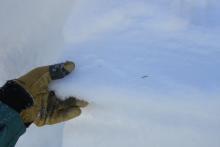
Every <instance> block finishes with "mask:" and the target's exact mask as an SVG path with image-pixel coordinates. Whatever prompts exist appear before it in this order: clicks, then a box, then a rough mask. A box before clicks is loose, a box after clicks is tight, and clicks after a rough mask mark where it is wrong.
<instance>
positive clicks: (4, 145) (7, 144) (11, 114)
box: [0, 102, 26, 147]
mask: <svg viewBox="0 0 220 147" xmlns="http://www.w3.org/2000/svg"><path fill="white" fill-rule="evenodd" d="M25 131H26V127H25V125H24V123H23V121H22V119H21V117H20V115H19V113H18V112H16V111H15V110H13V109H12V108H10V107H8V106H7V105H6V104H4V103H2V102H0V147H14V146H15V144H16V142H17V141H18V138H19V137H20V136H21V135H22V134H24V132H25Z"/></svg>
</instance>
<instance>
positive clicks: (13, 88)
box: [0, 80, 34, 113]
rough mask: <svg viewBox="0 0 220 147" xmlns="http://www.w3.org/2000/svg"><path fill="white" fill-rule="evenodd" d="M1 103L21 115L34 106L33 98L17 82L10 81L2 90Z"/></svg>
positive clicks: (0, 93)
mask: <svg viewBox="0 0 220 147" xmlns="http://www.w3.org/2000/svg"><path fill="white" fill-rule="evenodd" d="M0 101H1V102H3V103H5V104H6V105H8V106H9V107H11V108H12V109H14V110H15V111H17V112H18V113H20V112H21V111H22V110H24V109H27V108H29V107H31V106H33V103H34V101H33V98H32V96H31V95H30V94H29V93H28V92H27V91H26V90H25V89H24V88H23V87H21V86H20V85H19V84H18V83H16V81H13V80H10V81H8V82H6V84H5V85H4V86H3V87H1V89H0Z"/></svg>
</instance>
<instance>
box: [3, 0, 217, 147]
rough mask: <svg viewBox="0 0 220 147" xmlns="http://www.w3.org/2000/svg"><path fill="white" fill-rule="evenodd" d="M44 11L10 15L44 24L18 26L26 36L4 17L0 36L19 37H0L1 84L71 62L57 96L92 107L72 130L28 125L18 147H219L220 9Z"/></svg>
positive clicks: (145, 6)
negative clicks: (41, 68) (42, 67)
mask: <svg viewBox="0 0 220 147" xmlns="http://www.w3.org/2000/svg"><path fill="white" fill-rule="evenodd" d="M46 2H48V3H46V4H45V5H43V2H41V1H39V3H38V5H36V4H34V3H32V2H30V3H29V4H27V5H20V6H19V9H18V8H17V7H16V6H17V5H19V4H16V5H15V6H14V7H16V8H17V9H18V10H17V11H19V12H20V11H23V8H28V10H27V12H33V13H34V14H35V15H36V16H38V17H37V18H39V19H38V20H35V19H36V16H35V17H34V16H30V17H27V18H26V19H25V20H27V21H24V20H23V19H21V20H19V23H20V25H19V26H20V27H21V28H23V29H24V30H25V31H26V32H28V33H24V32H25V31H21V32H20V31H19V30H20V29H18V28H17V29H16V28H14V27H13V26H14V25H13V24H14V23H13V24H11V26H7V24H8V23H9V22H10V21H9V20H8V21H6V20H7V19H8V17H6V16H5V15H2V14H1V19H0V20H4V21H3V22H4V23H5V28H4V29H3V28H2V27H1V28H0V29H1V32H7V30H11V28H14V30H13V31H12V32H13V33H12V34H8V33H6V34H8V36H9V37H10V36H14V35H15V37H14V38H13V39H12V40H7V39H5V38H6V37H5V36H3V35H0V37H1V38H3V41H2V42H1V47H2V48H5V49H0V52H1V53H0V56H1V59H0V60H1V61H2V63H3V64H1V65H0V66H1V68H2V69H3V70H1V73H0V74H1V75H3V76H2V77H1V82H2V83H3V82H4V81H5V80H7V79H9V78H14V77H17V76H18V75H21V74H23V73H25V71H27V70H29V69H31V68H33V67H35V66H36V65H43V64H49V63H55V62H60V61H65V60H67V59H68V60H73V61H75V62H76V64H77V68H76V70H75V72H74V73H73V74H71V75H70V76H68V77H66V78H65V79H63V80H59V81H56V82H54V83H52V84H51V89H54V90H56V91H57V93H58V94H59V95H60V96H62V97H66V96H68V95H75V96H78V97H81V98H83V99H86V100H88V101H89V102H90V106H89V107H88V108H86V109H84V110H83V113H82V115H81V116H80V117H78V118H76V119H74V120H71V121H68V122H66V123H63V124H59V125H55V126H46V127H43V128H36V127H35V126H34V125H33V126H31V127H30V129H28V131H27V133H26V134H25V135H24V136H23V137H22V138H21V139H20V140H19V142H18V144H17V147H26V146H30V145H31V146H32V147H39V146H40V147H50V146H51V147H56V146H57V147H88V146H92V147H93V146H94V147H112V146H116V147H124V146H126V147H130V146H138V147H146V146H153V147H161V146H171V147H174V146H179V147H186V146H187V147H197V146H199V147H207V146H213V147H218V146H219V145H220V141H219V136H220V133H219V132H220V130H219V128H220V119H219V117H218V116H219V104H220V100H219V84H218V83H219V74H220V71H219V70H218V65H219V63H220V60H219V57H220V50H219V47H220V45H219V44H218V40H219V38H220V36H219V24H220V21H219V20H217V19H216V18H217V17H218V14H219V7H220V5H219V2H218V1H215V0H211V1H207V0H202V1H201V0H200V1H198V0H192V1H187V0H175V1H174V0H165V1H164V0H163V1H162V0H157V1H151V0H148V1H144V0H136V1H131V0H122V1H115V0H110V1H109V0H108V1H105V0H94V1H89V0H80V1H78V0H75V1H74V3H73V5H72V1H68V0H66V1H62V2H59V1H56V3H55V4H56V5H51V4H53V2H52V1H50V0H46ZM1 3H3V1H2V2H1ZM26 3H28V2H27V1H25V0H24V4H26ZM61 3H62V6H61ZM3 4H4V3H3ZM5 5H6V4H5ZM0 6H1V7H3V5H0ZM6 6H8V7H9V8H11V7H12V5H11V3H10V5H9V4H7V5H6ZM41 6H43V7H45V10H48V11H40V10H39V8H41ZM58 6H59V9H58V8H57V7H58ZM32 7H36V9H30V8H32ZM0 10H2V9H0ZM49 10H50V11H49ZM64 10H65V11H64ZM5 11H7V12H8V11H9V10H7V9H5V10H4V11H3V10H2V11H1V13H3V12H5ZM17 11H14V13H13V14H12V16H13V17H15V18H17V15H18V14H17V13H15V12H17ZM55 12H56V13H55ZM54 13H55V14H62V15H59V16H57V15H52V14H54ZM26 15H27V14H26V13H25V12H23V13H21V14H20V15H19V16H22V18H23V17H24V16H26ZM51 15H52V16H54V17H52V16H51ZM45 16H46V17H47V19H45V18H44V17H45ZM67 16H69V17H68V20H66V21H65V18H67ZM48 19H49V20H48ZM12 20H14V19H12ZM35 21H36V22H42V23H43V24H44V26H43V27H42V26H38V25H36V26H35V23H36V22H35ZM29 22H33V24H31V25H30V27H29V29H28V28H27V27H26V25H29ZM34 22H35V23H34ZM64 24H65V25H64ZM35 27H39V29H38V30H35V29H33V28H35ZM43 28H46V29H43ZM35 31H36V32H37V34H36V33H35ZM27 34H36V35H34V36H33V37H32V35H30V36H29V35H28V36H26V35H27ZM41 34H43V35H41ZM16 35H17V36H18V37H17V36H16ZM20 35H22V36H24V37H23V39H22V40H19V39H21V37H20ZM42 37H43V38H42ZM18 38H19V39H18ZM4 39H5V40H4ZM17 39H18V40H17ZM14 40H15V41H14ZM7 41H8V42H7ZM10 42H13V43H12V45H9V44H11V43H10ZM39 44H40V47H39ZM3 45H5V46H3ZM30 48H31V49H30ZM52 48H53V49H52ZM33 59H34V60H33ZM15 63H16V64H15ZM21 67H24V68H22V69H21ZM6 73H10V74H9V75H8V74H6Z"/></svg>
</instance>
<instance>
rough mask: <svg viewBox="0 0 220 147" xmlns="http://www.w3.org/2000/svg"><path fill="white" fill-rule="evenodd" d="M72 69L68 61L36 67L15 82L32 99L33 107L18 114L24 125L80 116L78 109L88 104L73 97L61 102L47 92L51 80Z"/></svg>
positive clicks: (49, 122) (53, 94) (72, 64)
mask: <svg viewBox="0 0 220 147" xmlns="http://www.w3.org/2000/svg"><path fill="white" fill-rule="evenodd" d="M74 68H75V64H74V63H73V62H70V61H67V62H65V63H60V64H55V65H50V66H44V67H38V68H36V69H34V70H32V71H30V72H29V73H27V74H26V75H24V76H22V77H20V78H18V79H17V80H16V82H17V83H18V84H20V85H21V86H22V87H23V88H24V89H26V91H27V92H28V93H29V94H31V95H32V96H33V99H34V105H33V106H32V107H30V108H28V109H25V110H23V111H22V112H21V114H20V115H21V117H22V119H23V121H24V123H26V124H31V123H32V122H34V123H35V124H36V125H37V126H43V125H45V124H55V123H58V122H62V121H66V120H69V119H71V118H74V117H76V116H78V115H80V113H81V110H80V107H85V106H87V105H88V102H86V101H82V100H78V99H76V98H73V97H70V98H68V99H67V100H64V101H62V100H60V99H59V98H58V97H57V96H56V95H55V93H54V92H50V91H49V90H48V85H49V83H50V82H51V81H52V80H57V79H61V78H63V77H65V76H66V75H68V74H69V73H70V72H72V71H73V70H74Z"/></svg>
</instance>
